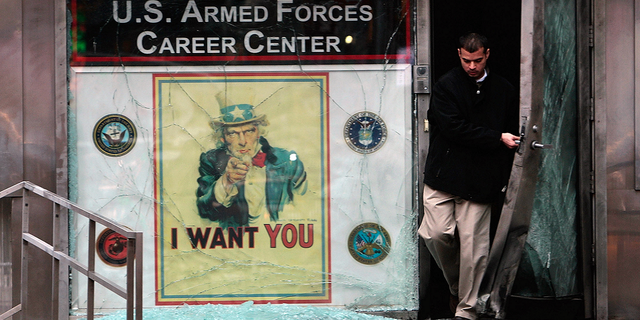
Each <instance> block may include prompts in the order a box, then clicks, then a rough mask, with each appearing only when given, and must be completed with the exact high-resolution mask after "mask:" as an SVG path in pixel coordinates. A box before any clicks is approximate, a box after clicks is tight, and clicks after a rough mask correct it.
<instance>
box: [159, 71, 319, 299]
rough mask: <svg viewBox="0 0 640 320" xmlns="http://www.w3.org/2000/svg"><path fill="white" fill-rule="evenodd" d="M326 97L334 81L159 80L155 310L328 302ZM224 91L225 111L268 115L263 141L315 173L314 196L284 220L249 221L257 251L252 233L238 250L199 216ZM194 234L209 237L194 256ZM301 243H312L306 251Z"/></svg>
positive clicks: (291, 77)
mask: <svg viewBox="0 0 640 320" xmlns="http://www.w3.org/2000/svg"><path fill="white" fill-rule="evenodd" d="M327 91H328V75H327V74H326V73H318V74H308V73H305V74H302V73H300V74H292V73H287V74H283V73H264V74H228V73H226V74H223V73H221V74H156V75H154V104H155V106H154V107H155V121H154V125H155V137H154V139H155V148H154V158H155V172H156V175H155V177H156V181H155V200H156V221H155V224H156V228H155V229H156V236H157V238H156V239H157V241H156V292H157V294H156V303H157V304H159V305H161V304H181V303H241V302H244V301H248V300H251V301H256V302H263V303H266V302H271V303H274V302H286V303H313V302H318V303H328V302H330V297H331V295H330V294H331V288H330V283H331V282H330V269H329V268H330V248H329V244H330V239H329V211H328V210H329V209H328V208H329V204H328V199H329V187H328V186H329V181H328V177H329V167H328V153H329V150H328V142H327V137H328V132H327V130H328V129H327V128H328V118H329V115H328V110H329V108H328V106H327V104H328V100H327V96H328V92H327ZM220 92H223V93H224V94H225V95H226V97H227V99H228V100H229V101H227V104H230V103H229V102H231V101H232V103H233V104H251V105H253V106H255V111H256V113H257V114H265V115H266V119H267V120H268V121H269V123H270V125H269V126H267V127H266V128H267V133H266V134H265V138H266V139H267V140H268V141H269V143H270V144H271V145H272V146H274V147H279V148H283V149H287V150H291V151H295V152H296V153H297V154H298V157H299V159H300V160H301V161H302V162H303V164H304V167H305V170H306V172H307V181H308V189H307V191H306V193H305V194H304V195H302V196H300V195H297V196H296V197H294V201H293V202H292V203H291V204H288V205H287V206H286V207H285V209H284V210H283V212H282V213H281V214H280V218H279V220H278V221H276V222H272V221H269V219H268V218H264V219H258V220H257V221H253V222H251V223H250V227H255V228H257V229H256V230H257V231H255V232H254V233H253V235H254V236H255V238H254V243H253V244H254V246H253V247H250V243H249V240H250V239H249V238H250V237H249V234H248V233H247V232H245V233H244V236H243V242H242V248H239V245H238V243H234V247H233V248H231V247H230V246H231V245H230V244H229V236H228V232H227V230H219V231H218V232H217V233H216V228H218V227H219V225H218V223H217V222H214V221H211V220H209V219H206V218H201V217H200V216H199V215H198V210H197V208H196V189H197V187H198V184H197V182H196V180H197V179H198V177H199V173H198V167H199V157H200V155H201V154H202V153H203V152H206V151H208V150H211V149H215V148H216V141H214V139H213V138H212V132H213V131H212V129H211V126H210V123H211V121H212V120H213V119H216V118H217V117H219V115H220V107H221V106H220V104H219V103H218V100H217V99H216V98H215V96H216V95H217V94H218V93H220ZM265 224H267V225H269V227H268V228H267V227H266V226H265ZM277 225H280V228H279V233H278V234H277V235H276V236H271V237H270V235H269V233H268V232H267V230H277V228H278V226H277ZM310 226H311V227H310ZM208 228H209V229H208ZM310 228H312V230H313V237H312V238H309V231H310ZM207 230H209V233H208V238H207V239H206V241H205V240H204V235H205V234H207ZM283 230H286V231H287V232H285V234H284V236H283V234H282V233H283ZM189 231H191V234H192V235H193V234H196V233H197V232H198V231H199V232H200V234H201V235H202V236H203V238H201V240H202V241H201V242H199V243H197V244H196V247H195V248H194V247H193V246H192V243H191V241H190V237H189ZM294 233H295V235H294ZM214 235H216V237H214ZM301 237H303V240H304V241H306V242H307V243H309V241H312V242H313V245H311V246H310V247H308V248H304V247H303V246H302V245H301V244H300V242H301V239H300V238H301ZM214 238H215V241H214ZM296 238H297V239H296ZM294 240H297V242H295V243H294V244H293V245H292V243H293V241H294ZM223 243H224V245H222V244H223ZM285 243H287V244H288V246H289V247H290V248H288V247H287V246H285ZM212 244H215V247H213V248H212ZM225 246H226V248H224V247H225Z"/></svg>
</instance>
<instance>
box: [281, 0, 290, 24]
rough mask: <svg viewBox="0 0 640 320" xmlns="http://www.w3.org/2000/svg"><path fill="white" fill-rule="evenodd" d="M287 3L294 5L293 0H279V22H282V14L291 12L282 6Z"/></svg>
mask: <svg viewBox="0 0 640 320" xmlns="http://www.w3.org/2000/svg"><path fill="white" fill-rule="evenodd" d="M285 3H293V0H278V22H282V14H283V13H286V12H291V8H285V7H283V6H282V5H283V4H285Z"/></svg>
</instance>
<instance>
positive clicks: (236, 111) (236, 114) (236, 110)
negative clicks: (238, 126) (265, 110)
mask: <svg viewBox="0 0 640 320" xmlns="http://www.w3.org/2000/svg"><path fill="white" fill-rule="evenodd" d="M229 113H230V114H232V115H233V120H235V119H237V118H240V119H242V120H244V115H243V114H244V110H241V109H239V108H238V107H237V106H233V111H230V112H229Z"/></svg>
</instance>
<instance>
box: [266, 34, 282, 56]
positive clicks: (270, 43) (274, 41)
mask: <svg viewBox="0 0 640 320" xmlns="http://www.w3.org/2000/svg"><path fill="white" fill-rule="evenodd" d="M279 46H280V43H278V38H277V37H268V38H267V52H268V53H277V52H279V51H278V49H277V47H279Z"/></svg>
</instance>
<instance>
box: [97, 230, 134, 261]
mask: <svg viewBox="0 0 640 320" xmlns="http://www.w3.org/2000/svg"><path fill="white" fill-rule="evenodd" d="M96 249H97V250H98V256H99V257H100V259H101V260H102V261H103V262H104V263H106V264H108V265H110V266H112V267H122V266H125V265H126V264H127V238H126V237H124V236H123V235H121V234H119V233H117V232H115V231H113V230H111V229H104V230H103V231H102V232H101V233H100V236H98V241H97V243H96Z"/></svg>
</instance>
